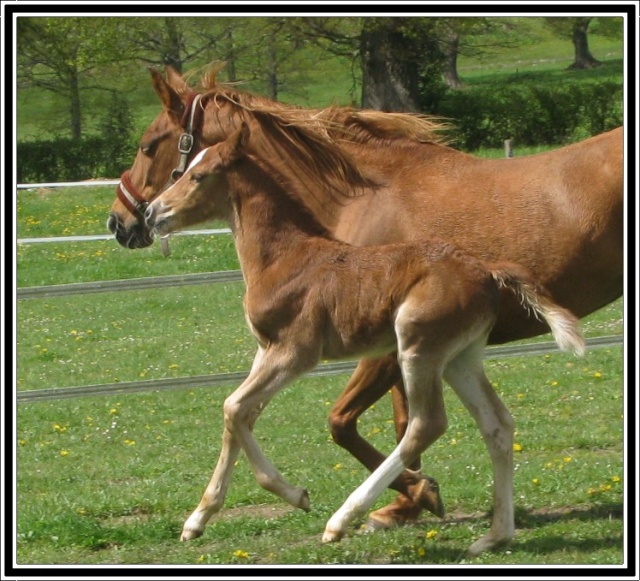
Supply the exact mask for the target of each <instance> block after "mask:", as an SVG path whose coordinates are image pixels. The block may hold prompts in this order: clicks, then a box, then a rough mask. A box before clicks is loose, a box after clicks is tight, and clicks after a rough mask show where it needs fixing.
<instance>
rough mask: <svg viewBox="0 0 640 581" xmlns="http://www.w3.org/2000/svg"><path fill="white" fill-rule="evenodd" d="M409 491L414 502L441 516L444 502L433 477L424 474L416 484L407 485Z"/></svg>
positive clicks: (442, 515)
mask: <svg viewBox="0 0 640 581" xmlns="http://www.w3.org/2000/svg"><path fill="white" fill-rule="evenodd" d="M409 492H410V493H411V498H412V499H413V501H414V502H416V503H417V504H419V505H420V506H421V507H422V508H424V509H426V510H428V511H429V512H430V513H432V514H435V515H436V516H438V517H440V518H443V517H444V503H443V502H442V498H441V497H440V486H439V485H438V483H437V482H436V481H435V479H433V478H431V477H430V476H424V477H423V478H422V479H421V480H420V481H419V482H418V483H417V484H415V485H413V486H409Z"/></svg>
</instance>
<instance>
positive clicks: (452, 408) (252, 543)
mask: <svg viewBox="0 0 640 581" xmlns="http://www.w3.org/2000/svg"><path fill="white" fill-rule="evenodd" d="M112 196H113V188H105V187H95V188H87V189H82V190H78V189H69V190H62V191H58V190H55V191H44V192H43V191H40V192H38V191H34V192H30V191H29V192H26V191H25V192H20V193H19V195H18V201H19V205H18V236H19V237H20V238H22V237H35V236H43V235H77V234H88V233H96V232H102V231H103V228H104V225H103V224H104V218H105V208H106V207H108V205H109V203H110V200H111V199H112ZM64 216H72V217H73V219H72V220H68V219H65V218H64ZM215 226H219V224H216V225H215ZM171 246H172V253H171V256H170V257H169V258H164V257H163V256H162V255H161V253H160V252H159V249H158V248H157V246H154V247H152V248H148V249H144V250H138V251H130V250H126V249H123V248H120V247H119V246H118V245H116V244H115V243H114V242H113V241H111V240H110V241H108V242H104V241H97V242H76V243H67V244H59V243H47V244H29V245H27V244H25V245H22V244H21V245H19V246H18V272H17V274H18V284H19V286H20V287H23V286H34V285H42V284H60V283H64V282H78V281H91V280H109V279H115V278H127V277H143V276H153V275H160V274H170V273H174V274H177V273H188V272H202V271H206V270H226V269H234V268H237V260H236V257H235V250H234V249H233V245H232V242H231V238H230V236H228V235H218V236H181V237H178V236H176V237H173V238H172V244H171ZM241 294H242V283H229V284H219V285H203V286H196V287H174V288H166V289H156V290H148V291H127V292H119V293H104V294H99V295H81V296H76V297H68V298H65V297H61V298H52V299H37V300H24V301H20V303H19V305H18V311H17V314H18V368H17V370H18V373H17V386H18V390H20V391H22V390H34V389H42V388H51V387H68V386H77V385H87V384H100V383H107V382H126V381H135V380H139V379H159V378H171V377H176V378H177V377H181V376H192V375H200V374H210V373H220V372H225V371H238V370H246V369H248V367H249V365H250V362H251V358H252V355H253V353H254V348H255V346H254V342H253V339H252V338H251V337H250V335H249V333H248V331H247V329H246V326H245V324H244V321H243V317H242V309H241V299H240V297H241ZM622 319H623V313H622V301H617V302H616V303H614V304H612V305H611V306H609V307H607V308H606V309H603V310H601V311H599V312H598V313H595V314H594V315H593V316H591V317H589V318H588V319H587V320H585V321H584V322H583V329H584V332H585V335H587V336H601V335H611V334H619V333H621V332H622V327H623V321H622ZM542 339H547V340H548V337H547V338H542ZM487 373H488V375H489V377H490V378H491V380H492V382H493V383H494V385H495V386H496V389H497V390H498V391H499V393H500V394H501V396H502V397H503V398H504V400H505V402H506V403H507V405H508V406H509V407H510V409H511V411H512V413H513V414H514V417H515V418H516V424H517V436H516V442H517V444H518V451H517V452H516V462H517V471H516V500H517V514H518V525H517V526H518V534H517V537H516V540H515V541H514V542H513V543H512V545H511V546H510V547H509V548H508V549H507V550H505V551H499V552H496V553H491V554H488V555H483V556H482V557H480V558H478V559H476V560H474V561H473V563H474V564H481V565H503V564H515V565H517V564H527V565H536V564H545V565H549V564H563V565H565V564H568V565H576V566H577V565H589V564H598V565H617V564H620V563H622V561H623V546H624V545H623V543H624V537H623V518H622V517H623V511H624V504H623V498H624V486H625V482H626V477H625V465H624V458H623V429H624V422H623V405H624V400H623V390H622V385H623V375H622V374H623V351H622V349H621V348H620V347H612V348H606V349H599V350H594V351H590V352H589V353H588V354H587V356H586V357H585V358H584V359H580V360H577V359H575V358H572V357H570V356H567V355H564V354H551V355H546V356H532V357H526V358H524V357H521V358H509V359H505V360H495V361H493V360H492V361H488V362H487ZM346 381H347V376H346V375H338V376H331V377H325V378H306V379H302V380H300V381H298V382H296V383H295V384H294V385H293V386H291V387H290V388H288V389H287V390H285V392H284V393H282V394H280V395H279V396H278V397H277V398H275V400H274V401H273V402H272V403H271V404H270V405H269V407H268V409H267V410H266V412H265V414H264V415H263V417H262V418H261V420H260V421H259V423H258V425H257V427H256V434H257V436H258V438H259V441H260V443H261V445H263V446H264V447H265V450H266V452H267V454H268V455H269V457H270V458H272V459H273V460H274V462H275V464H276V465H277V466H278V468H279V469H280V470H282V472H283V473H284V474H285V476H286V477H287V478H288V479H290V481H292V482H295V483H297V484H304V485H305V486H306V487H307V488H308V489H309V492H310V495H311V498H312V507H313V509H312V512H311V513H308V514H306V513H302V512H298V511H295V510H294V509H291V508H290V507H288V506H287V505H285V504H284V503H282V502H281V501H280V500H279V499H276V498H275V497H273V496H272V495H271V494H270V493H268V492H266V491H264V490H262V489H260V488H259V487H258V485H257V484H256V483H255V481H254V480H253V476H252V474H251V472H250V470H249V468H248V466H247V464H246V461H245V460H244V459H241V460H240V461H239V465H238V467H237V473H236V474H235V475H234V480H233V484H232V486H231V490H230V493H229V496H228V499H227V503H226V508H225V510H224V512H222V513H221V514H220V515H219V516H217V517H214V519H212V522H211V524H210V526H209V528H208V529H207V531H206V533H205V535H204V536H203V537H202V538H201V539H198V540H196V541H193V542H192V543H187V544H181V543H178V542H177V536H178V534H179V530H180V528H181V524H182V521H183V519H184V518H185V517H186V516H187V514H188V513H189V511H190V510H191V509H193V507H194V506H195V503H196V502H197V500H198V499H199V496H200V494H201V493H202V490H203V488H204V485H205V484H206V482H207V480H208V478H209V476H210V473H211V470H212V468H213V465H214V462H215V458H216V455H217V450H218V446H219V438H220V434H221V429H222V425H221V419H222V418H221V405H222V402H223V401H224V398H225V397H226V395H228V394H229V393H230V392H231V390H232V389H233V386H228V387H224V388H215V389H211V388H210V389H204V388H197V389H189V390H175V391H171V390H170V391H162V392H160V391H155V392H146V393H139V394H119V395H112V396H94V397H85V398H75V399H69V400H60V401H52V402H38V403H27V404H21V405H20V406H19V408H18V415H17V434H16V437H17V462H18V466H19V470H18V472H17V483H16V484H17V494H18V496H17V501H18V504H17V506H18V545H17V547H18V562H19V563H21V564H71V563H85V564H139V563H150V564H156V565H158V564H175V563H178V564H185V565H193V566H194V567H197V566H203V565H217V564H226V565H241V564H244V565H248V564H252V565H263V564H267V565H268V564H332V563H333V564H355V563H368V564H371V563H378V564H413V565H433V564H444V565H454V564H465V563H467V564H468V563H470V562H468V561H466V560H465V557H464V551H465V549H466V547H467V546H468V545H469V544H470V543H471V542H472V541H473V540H474V539H475V538H477V537H478V536H480V534H481V533H482V531H483V530H485V529H486V527H487V526H488V523H489V521H488V517H487V515H486V511H487V510H489V508H490V501H491V497H490V488H489V487H490V483H491V472H490V465H489V461H488V457H487V454H486V452H485V450H484V446H483V444H482V441H481V439H480V436H479V434H478V432H477V430H476V429H475V427H474V426H473V424H472V422H471V420H470V417H469V416H468V414H467V413H466V412H465V411H464V410H463V409H462V406H461V404H460V403H459V402H458V401H457V400H456V399H455V397H453V396H452V394H451V393H450V392H449V391H448V390H447V394H446V397H447V407H448V411H449V429H448V431H447V433H446V434H445V436H444V437H443V438H442V439H441V440H440V441H438V442H437V443H436V444H435V445H434V446H433V447H432V448H431V449H430V450H429V452H428V453H426V454H424V456H423V462H424V466H425V470H426V471H427V472H428V473H429V474H431V475H433V476H434V477H436V478H437V479H438V480H439V481H440V482H441V485H442V490H443V495H444V499H445V503H446V507H447V516H446V517H445V519H444V520H440V519H437V518H435V517H430V516H428V515H425V516H424V519H423V520H422V521H421V522H419V523H417V524H416V525H412V526H411V527H408V528H404V529H402V530H397V531H388V532H385V533H383V534H379V535H371V536H362V535H358V534H357V530H355V529H354V531H353V533H354V534H352V535H350V536H349V537H347V538H346V539H344V540H343V541H342V542H341V543H340V544H338V545H330V546H327V545H322V544H321V543H320V541H319V539H320V534H321V532H322V530H323V527H324V524H325V522H326V520H327V519H328V517H329V516H330V515H331V513H332V511H333V510H335V509H337V507H338V506H339V505H340V504H341V502H342V501H343V500H344V499H345V497H346V495H347V494H348V492H350V491H351V490H353V489H354V488H355V487H356V486H357V484H359V483H360V482H361V481H362V479H363V478H364V477H365V476H366V471H365V470H364V468H362V467H361V466H360V465H359V464H358V463H357V462H356V461H355V460H353V459H352V458H351V457H350V456H349V455H348V454H347V453H346V452H345V451H343V450H341V449H339V448H338V447H336V446H335V445H334V444H332V443H331V441H330V436H329V433H328V430H327V427H326V416H327V413H328V410H329V409H330V406H331V403H332V402H333V401H334V400H335V398H336V397H337V395H338V393H339V392H340V391H341V389H342V387H343V386H344V384H345V383H346ZM390 417H391V413H390V403H389V401H388V400H387V398H385V399H384V400H382V401H381V402H380V403H379V404H378V405H376V406H375V408H374V409H372V410H370V411H368V412H367V413H366V414H365V415H364V416H363V418H361V421H360V425H359V427H360V430H361V432H362V433H363V434H364V435H366V437H367V438H368V439H370V440H371V441H372V442H373V443H374V444H375V445H377V446H379V447H380V448H381V449H383V450H385V451H387V452H388V451H390V449H391V447H392V445H393V433H394V432H393V425H392V422H391V421H390ZM587 427H588V428H587ZM292 442H296V444H297V443H299V445H295V446H292V445H291V444H292ZM391 498H392V494H391V493H390V492H389V493H385V495H384V496H383V498H381V499H380V500H379V502H378V503H377V506H381V505H382V504H383V503H384V502H388V501H389V500H390V499H391Z"/></svg>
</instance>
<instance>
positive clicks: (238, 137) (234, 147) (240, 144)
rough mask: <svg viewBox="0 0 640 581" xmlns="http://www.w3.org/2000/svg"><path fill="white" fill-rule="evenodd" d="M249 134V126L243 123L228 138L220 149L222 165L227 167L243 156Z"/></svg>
mask: <svg viewBox="0 0 640 581" xmlns="http://www.w3.org/2000/svg"><path fill="white" fill-rule="evenodd" d="M250 134H251V132H250V131H249V126H248V125H247V124H246V123H245V122H244V121H243V122H242V126H241V127H240V129H238V131H236V132H235V133H234V134H233V135H232V136H231V137H229V139H227V141H225V143H224V146H223V147H222V148H221V149H220V157H221V158H222V163H223V165H225V166H228V165H230V164H232V163H233V162H234V161H236V160H238V159H240V158H241V157H242V156H243V155H244V154H245V151H246V149H247V144H248V143H249V136H250Z"/></svg>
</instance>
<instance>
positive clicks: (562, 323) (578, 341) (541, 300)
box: [489, 262, 585, 355]
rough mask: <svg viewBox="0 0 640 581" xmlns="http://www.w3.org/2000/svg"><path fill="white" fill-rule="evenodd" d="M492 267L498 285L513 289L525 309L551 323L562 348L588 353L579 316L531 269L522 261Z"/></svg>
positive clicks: (492, 265)
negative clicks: (541, 281)
mask: <svg viewBox="0 0 640 581" xmlns="http://www.w3.org/2000/svg"><path fill="white" fill-rule="evenodd" d="M489 271H490V272H491V276H492V277H493V279H494V280H495V281H496V282H497V283H498V286H500V287H504V288H508V289H510V290H511V291H513V293H514V294H515V295H516V297H518V299H519V300H520V303H521V304H522V306H523V307H524V308H525V309H527V310H528V311H530V312H533V313H534V315H535V316H536V318H537V319H543V320H544V321H545V322H546V323H547V325H549V327H550V329H551V334H552V335H553V338H554V339H555V341H556V343H557V344H558V347H560V349H562V350H563V351H570V352H572V353H574V354H575V355H584V350H585V344H584V338H583V337H582V334H581V333H580V330H579V329H578V318H577V317H576V316H575V315H574V314H573V313H572V312H571V311H569V310H568V309H565V308H564V307H561V306H560V305H558V304H557V303H555V302H554V301H553V299H552V298H551V295H550V294H549V291H547V289H546V288H544V287H543V286H542V285H541V284H540V283H538V282H536V280H535V278H534V276H533V274H532V273H531V272H530V271H529V270H528V269H526V268H525V267H523V266H520V265H519V264H513V263H505V262H501V263H497V264H491V265H490V266H489Z"/></svg>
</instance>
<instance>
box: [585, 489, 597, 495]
mask: <svg viewBox="0 0 640 581" xmlns="http://www.w3.org/2000/svg"><path fill="white" fill-rule="evenodd" d="M596 492H598V491H597V490H596V489H595V488H589V489H587V494H588V495H589V496H593V495H594V494H595V493H596Z"/></svg>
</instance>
